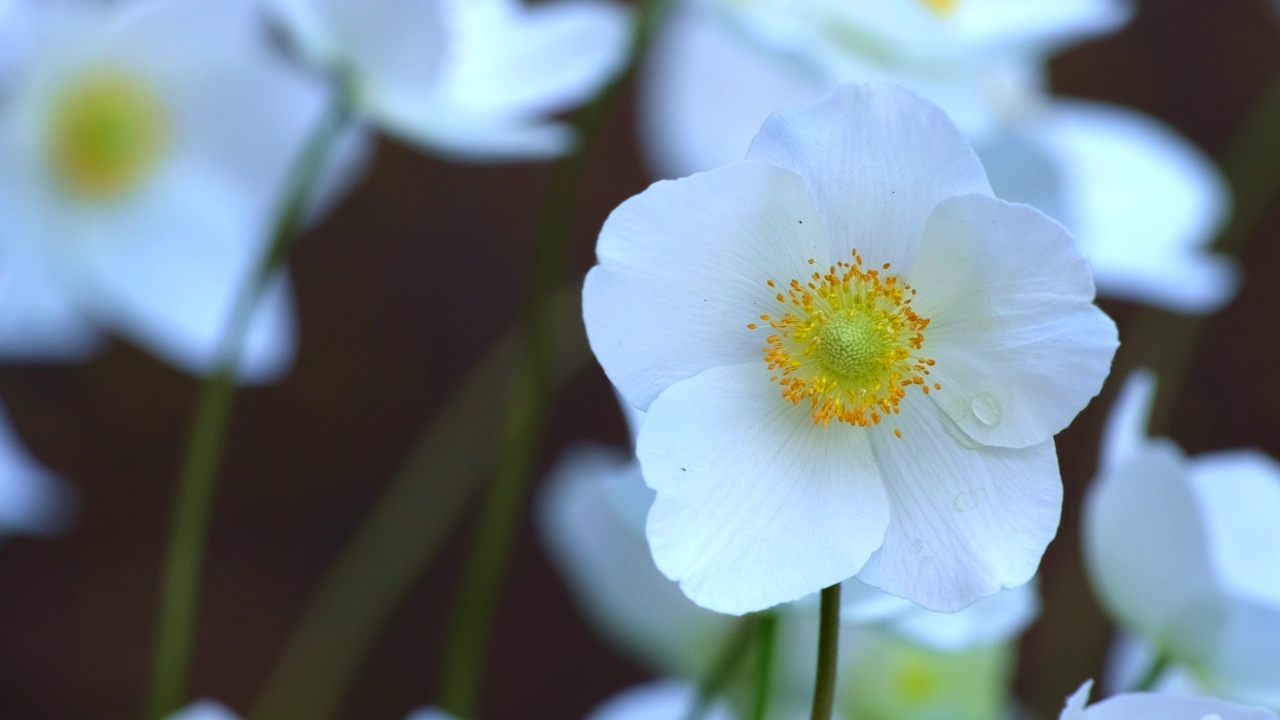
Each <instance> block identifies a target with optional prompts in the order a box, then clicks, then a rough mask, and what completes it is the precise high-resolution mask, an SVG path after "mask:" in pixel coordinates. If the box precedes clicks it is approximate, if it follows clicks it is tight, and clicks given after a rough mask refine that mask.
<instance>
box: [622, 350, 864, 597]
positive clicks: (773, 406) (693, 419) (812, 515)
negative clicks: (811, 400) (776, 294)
mask: <svg viewBox="0 0 1280 720" xmlns="http://www.w3.org/2000/svg"><path fill="white" fill-rule="evenodd" d="M768 378H769V372H768V369H767V368H766V367H765V365H764V363H763V362H754V363H749V364H746V365H734V366H727V367H716V368H712V369H710V370H707V371H705V372H703V373H701V374H699V375H697V376H695V377H693V378H690V379H688V380H684V381H681V382H679V383H676V384H675V385H672V386H671V387H669V388H667V390H666V391H665V392H663V393H662V395H660V396H659V397H658V399H657V400H655V401H654V402H653V405H652V406H650V408H649V412H648V414H647V415H646V416H645V422H644V427H642V428H641V429H640V438H639V446H638V450H637V454H638V456H639V458H640V464H641V466H642V467H643V469H644V478H645V481H646V482H647V483H649V486H650V487H652V488H653V489H655V490H657V491H658V496H657V499H656V500H655V502H654V504H653V509H652V510H650V512H649V523H648V536H649V545H650V547H651V548H652V550H653V557H654V560H655V561H657V564H658V568H659V569H661V570H662V572H663V573H664V574H665V575H666V576H667V577H669V578H671V579H672V580H678V581H680V587H681V589H683V590H684V592H685V594H686V595H688V596H689V597H690V599H692V600H693V601H694V602H696V603H698V604H699V605H702V606H703V607H706V608H710V609H712V610H716V611H718V612H725V613H732V614H741V613H744V612H750V611H752V610H761V609H764V608H767V607H771V606H773V605H777V604H778V603H782V602H788V601H790V600H795V599H797V598H800V597H803V596H805V595H808V594H810V593H814V592H817V591H818V590H820V589H822V588H824V587H827V586H829V585H833V584H835V583H838V582H841V581H842V580H846V579H848V578H849V577H851V576H852V575H853V574H854V573H856V572H857V571H858V570H859V569H860V568H861V567H862V566H863V563H865V562H866V560H867V558H868V556H870V555H871V553H872V551H874V550H875V549H876V548H877V547H879V545H880V541H881V538H882V537H883V535H884V530H885V526H886V524H887V522H888V520H889V517H888V516H889V512H888V502H887V501H886V499H885V496H884V492H885V491H884V487H883V486H882V485H881V483H880V478H879V475H878V473H877V471H876V466H875V461H874V460H873V458H872V457H871V451H870V447H869V446H868V443H867V439H866V434H865V433H863V432H861V431H859V430H858V429H855V428H851V427H846V426H844V425H841V426H839V427H824V426H822V425H817V424H815V423H814V422H813V419H812V417H811V415H810V412H809V408H808V407H807V406H799V407H797V406H793V405H791V404H790V403H789V402H787V401H785V400H784V399H783V398H782V395H781V392H780V388H779V387H778V386H777V385H776V384H775V383H771V382H769V379H768Z"/></svg>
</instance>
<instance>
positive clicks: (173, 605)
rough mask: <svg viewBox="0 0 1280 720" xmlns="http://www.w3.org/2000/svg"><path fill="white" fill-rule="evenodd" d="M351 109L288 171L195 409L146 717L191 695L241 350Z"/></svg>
mask: <svg viewBox="0 0 1280 720" xmlns="http://www.w3.org/2000/svg"><path fill="white" fill-rule="evenodd" d="M347 114H348V113H347V107H346V105H345V103H344V102H343V101H341V100H336V101H334V102H333V103H332V105H331V106H330V107H329V108H328V109H327V110H326V111H325V113H324V115H323V116H322V117H321V119H320V122H319V124H318V125H317V126H316V127H315V129H314V130H313V131H312V134H311V136H310V137H309V138H308V139H307V144H306V146H305V147H304V148H303V152H302V155H301V156H300V157H299V158H298V160H297V162H296V163H295V164H294V166H293V167H292V168H291V169H290V174H289V178H288V185H287V186H286V188H285V195H284V203H283V205H282V207H281V212H280V216H279V217H278V218H277V220H276V227H275V231H274V234H273V236H272V241H271V244H270V245H269V246H268V247H267V249H266V252H264V253H263V255H262V257H261V258H259V261H258V265H257V267H256V268H255V269H254V272H253V274H252V275H251V276H249V277H248V278H247V279H246V281H245V284H244V285H243V286H242V287H241V288H240V291H239V293H238V294H237V296H236V301H235V305H234V306H233V307H232V310H231V315H230V317H229V318H228V321H227V326H226V328H225V329H224V330H223V335H222V339H221V341H220V345H219V348H218V356H217V362H216V364H215V366H214V369H213V371H212V372H211V373H210V374H209V376H208V377H207V378H206V379H205V381H204V384H203V386H202V388H201V390H200V396H199V398H198V400H197V401H196V405H195V408H194V409H193V411H192V416H191V423H190V430H189V433H188V435H187V443H186V447H185V449H184V451H183V456H182V465H181V468H180V470H179V474H178V481H177V495H176V497H175V499H174V504H173V510H172V513H171V515H170V518H169V539H168V544H167V550H166V553H165V559H164V568H163V571H162V575H161V579H160V585H159V598H158V615H157V620H156V629H155V646H154V649H153V659H152V667H151V689H150V692H149V695H148V699H147V706H146V715H145V717H146V718H147V719H148V720H159V718H163V717H165V716H167V715H169V714H170V713H172V712H174V711H175V710H177V709H178V708H179V707H180V706H181V705H182V704H183V702H184V700H185V699H186V692H187V680H188V676H189V675H190V670H191V658H192V653H193V647H194V645H195V625H196V616H197V613H198V611H199V605H200V602H199V601H200V582H201V576H202V573H203V569H204V555H205V545H206V544H207V541H208V534H209V518H210V515H211V514H212V512H213V499H214V494H215V491H216V490H217V479H218V471H219V469H220V467H221V459H222V450H223V447H224V445H225V444H226V438H227V428H228V426H229V425H230V422H231V409H232V405H233V401H234V397H235V379H236V365H237V363H238V362H239V359H240V349H241V346H242V344H243V343H244V337H245V334H246V333H247V332H248V328H249V323H250V321H251V320H252V318H253V313H254V310H255V309H256V308H257V306H258V301H259V300H260V299H261V297H262V293H263V292H264V291H265V290H266V289H267V287H268V285H269V283H270V281H271V280H272V279H273V278H274V277H275V276H276V273H277V272H278V271H279V270H280V268H281V267H282V266H283V265H284V263H285V261H286V260H287V259H288V257H289V254H290V253H291V252H292V250H293V247H294V245H295V244H296V242H297V238H298V235H299V229H300V227H301V225H302V222H303V218H304V217H305V215H306V211H307V205H308V202H309V201H310V200H311V197H312V195H313V192H314V190H315V185H316V181H317V180H318V179H319V175H320V172H321V170H322V168H323V166H324V163H325V159H326V158H327V157H328V155H329V151H330V149H331V147H332V145H333V143H334V139H335V137H336V136H337V134H338V133H339V132H341V130H342V128H343V127H344V126H345V124H346V119H347Z"/></svg>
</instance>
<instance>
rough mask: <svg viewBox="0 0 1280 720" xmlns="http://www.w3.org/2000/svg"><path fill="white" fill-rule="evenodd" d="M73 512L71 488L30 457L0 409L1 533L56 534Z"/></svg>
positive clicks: (73, 503) (73, 501)
mask: <svg viewBox="0 0 1280 720" xmlns="http://www.w3.org/2000/svg"><path fill="white" fill-rule="evenodd" d="M74 511H75V498H74V497H73V495H72V494H71V491H70V490H69V489H68V488H67V487H66V485H65V484H64V483H63V481H62V479H61V478H58V477H57V476H55V475H54V474H53V473H52V472H50V471H49V470H48V469H46V468H45V467H44V466H42V465H41V464H40V463H39V462H37V461H36V460H35V458H33V457H31V454H30V453H29V452H28V451H27V449H26V448H25V447H23V446H22V443H21V441H20V440H19V439H18V436H17V434H16V433H15V432H14V430H13V428H12V426H11V425H10V424H9V420H8V418H7V417H6V416H5V414H4V412H3V411H0V534H6V533H11V532H22V533H31V534H38V535H45V534H51V533H56V532H59V531H61V530H63V529H64V528H65V527H66V526H67V524H68V523H69V522H70V520H71V518H72V515H73V514H74Z"/></svg>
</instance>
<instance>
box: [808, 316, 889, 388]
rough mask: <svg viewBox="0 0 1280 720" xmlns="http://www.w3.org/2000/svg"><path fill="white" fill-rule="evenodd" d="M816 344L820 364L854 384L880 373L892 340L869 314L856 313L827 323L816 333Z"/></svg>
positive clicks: (833, 318) (837, 317) (834, 318)
mask: <svg viewBox="0 0 1280 720" xmlns="http://www.w3.org/2000/svg"><path fill="white" fill-rule="evenodd" d="M817 340H818V357H819V358H820V359H821V360H822V364H823V365H825V366H826V367H827V369H828V370H830V371H831V372H833V373H837V374H839V375H841V376H843V377H846V378H850V379H855V380H856V379H859V378H866V377H868V376H871V375H875V374H877V373H879V371H880V370H881V368H882V363H881V358H883V357H884V356H885V354H886V353H887V352H888V350H889V347H890V345H891V343H892V340H893V338H891V337H890V336H889V333H888V332H887V331H886V329H885V328H883V327H880V326H879V325H878V324H877V322H876V318H875V317H874V316H873V315H872V314H870V313H866V312H858V311H856V310H855V311H849V312H848V313H847V314H846V313H841V314H839V315H836V316H835V317H832V318H831V319H829V320H827V322H826V323H824V324H823V326H822V328H821V329H819V330H818V333H817Z"/></svg>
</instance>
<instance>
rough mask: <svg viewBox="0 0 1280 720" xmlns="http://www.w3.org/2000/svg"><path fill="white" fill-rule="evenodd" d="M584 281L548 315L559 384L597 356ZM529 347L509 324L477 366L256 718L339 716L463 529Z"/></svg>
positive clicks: (325, 584)
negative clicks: (423, 580) (410, 599)
mask: <svg viewBox="0 0 1280 720" xmlns="http://www.w3.org/2000/svg"><path fill="white" fill-rule="evenodd" d="M581 308H582V303H581V299H580V297H579V292H578V288H577V287H576V285H575V286H574V287H573V288H570V289H567V290H562V291H561V292H560V293H559V294H558V295H556V296H555V298H553V299H552V301H551V303H550V304H549V305H548V306H547V307H545V308H543V312H548V313H555V314H557V315H558V316H559V317H560V318H561V321H560V322H559V323H558V324H559V325H560V326H561V327H562V328H563V332H562V334H561V337H560V339H559V341H558V342H557V344H556V347H557V355H556V358H555V361H554V362H553V363H552V365H553V367H554V368H555V376H554V378H553V386H554V387H559V386H561V385H562V384H563V383H565V382H566V381H567V380H568V379H569V378H570V377H571V376H572V375H573V374H575V373H576V372H577V371H579V370H581V369H582V368H584V367H586V365H587V361H588V359H589V358H590V353H589V351H588V350H587V342H586V337H585V336H584V334H583V331H582V325H581V324H580V323H575V322H573V321H572V320H573V319H576V318H580V317H581V314H582V310H581ZM524 355H525V353H524V352H523V348H522V347H521V345H520V337H519V333H518V332H516V331H515V330H512V331H509V332H508V333H507V334H506V335H505V336H504V337H503V338H502V339H501V340H500V341H499V342H497V343H496V344H495V346H494V347H493V348H492V349H491V350H489V351H488V352H487V353H486V354H485V355H484V356H483V357H482V358H480V360H479V361H477V362H476V363H475V365H473V366H472V368H471V369H470V370H469V371H468V372H467V375H466V376H465V377H464V378H463V379H462V380H461V382H459V383H458V385H457V387H456V389H455V390H454V391H453V393H452V394H451V395H450V396H449V399H448V400H447V401H446V402H445V404H444V405H443V406H442V407H441V408H440V409H439V411H438V412H436V414H435V417H434V418H433V419H432V420H431V421H430V422H429V423H428V424H427V425H426V426H425V427H424V428H423V430H422V433H421V434H420V436H419V439H418V441H417V443H416V444H415V446H414V449H413V450H412V452H410V454H409V455H408V456H407V457H406V458H405V460H404V462H403V463H402V464H401V466H400V469H399V470H397V471H396V473H395V475H394V476H392V478H391V481H390V482H389V483H388V485H387V487H386V489H384V490H383V491H382V493H381V495H380V496H379V497H378V499H377V500H376V501H375V502H374V504H373V507H372V508H370V509H369V511H368V512H367V513H366V514H365V516H364V518H363V520H362V521H361V523H360V525H359V527H358V528H357V529H356V530H355V531H354V532H353V533H352V535H351V538H350V539H349V540H348V541H347V543H346V545H345V546H344V547H343V549H342V551H341V552H340V553H339V554H338V556H337V558H335V560H334V561H333V563H332V564H331V565H330V566H329V569H328V571H327V572H326V573H325V575H324V577H323V578H322V579H321V581H320V583H319V585H318V587H317V589H316V590H315V592H314V593H313V594H312V596H311V600H310V602H309V603H308V605H307V607H306V609H305V610H304V611H303V612H302V614H301V617H300V618H299V620H298V623H297V626H296V627H295V629H294V631H293V633H292V635H291V636H290V638H289V640H288V642H287V643H286V645H285V648H284V650H283V651H282V652H281V654H280V659H279V660H278V661H277V663H276V666H275V669H274V670H273V671H272V673H271V675H270V677H269V678H268V679H267V682H266V684H265V685H264V687H263V689H262V691H261V692H260V693H259V696H258V699H257V701H256V702H255V703H254V704H253V707H252V708H251V710H250V712H249V714H248V715H247V717H251V718H254V720H295V719H305V720H329V718H332V717H334V716H335V715H337V713H338V710H339V709H340V708H341V706H342V701H343V698H344V697H345V696H346V694H347V691H348V690H349V688H350V687H351V684H352V682H353V680H354V679H355V677H356V673H357V672H358V670H359V668H360V666H361V665H362V664H363V663H364V660H365V658H366V657H368V655H369V652H370V650H371V649H372V647H373V644H374V642H375V641H376V640H377V639H378V637H379V636H380V635H381V633H382V629H383V628H384V627H386V625H387V624H388V623H389V622H390V621H391V618H392V616H394V614H395V612H396V610H397V609H398V608H399V607H400V606H401V605H402V603H403V602H404V599H405V597H406V596H407V595H408V594H409V592H410V591H411V590H412V589H413V586H414V583H415V582H416V581H417V579H418V577H419V576H421V574H422V571H423V569H424V568H426V567H427V566H428V565H429V564H430V563H431V561H432V560H433V559H434V558H435V556H436V553H438V552H439V550H440V547H441V546H442V545H443V543H444V541H445V539H446V538H448V537H449V535H450V534H451V532H452V531H453V530H454V529H455V528H456V526H457V524H458V521H459V520H460V518H461V515H462V509H463V508H464V507H465V506H466V504H467V502H468V501H470V499H471V498H472V497H473V496H474V494H475V493H476V492H478V491H479V489H480V487H481V484H480V480H481V479H482V478H483V477H484V475H483V473H484V471H485V470H487V469H489V467H490V466H491V463H492V457H491V456H490V455H488V454H486V453H478V452H475V448H476V447H478V446H480V447H482V446H484V445H486V444H487V443H488V442H490V441H491V440H492V438H491V436H492V435H494V434H496V433H495V428H494V427H493V425H494V422H493V417H494V412H493V408H495V407H499V406H501V405H502V402H503V399H504V398H505V397H506V396H507V395H508V394H509V393H510V392H511V391H512V387H513V383H514V380H513V379H512V378H514V377H515V376H516V375H517V374H518V370H519V367H520V362H521V360H522V358H523V357H524Z"/></svg>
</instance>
